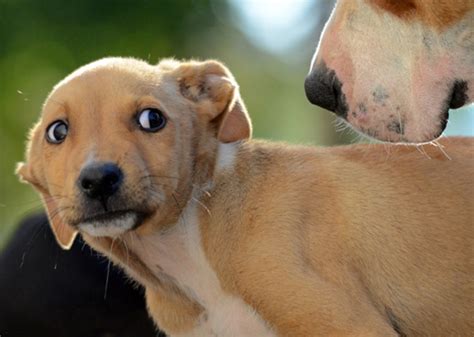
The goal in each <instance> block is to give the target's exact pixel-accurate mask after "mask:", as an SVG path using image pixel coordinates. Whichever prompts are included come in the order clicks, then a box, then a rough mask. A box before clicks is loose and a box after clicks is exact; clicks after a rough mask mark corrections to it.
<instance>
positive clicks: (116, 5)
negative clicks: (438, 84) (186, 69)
mask: <svg viewBox="0 0 474 337" xmlns="http://www.w3.org/2000/svg"><path fill="white" fill-rule="evenodd" d="M332 6H333V2H332V1H329V0H286V1H284V0H228V1H224V0H179V1H178V0H160V1H158V0H137V1H132V0H101V1H96V0H81V1H72V2H64V1H63V0H41V1H39V0H0V149H1V152H0V246H1V245H2V242H4V240H5V238H6V237H7V236H8V235H9V234H10V233H11V230H12V228H13V225H14V224H15V223H17V222H18V220H19V219H20V218H22V217H23V216H24V215H25V214H28V213H30V212H33V211H38V210H40V209H41V202H40V200H39V198H38V196H37V195H36V194H35V193H34V192H33V191H32V189H31V187H29V186H26V185H23V184H20V183H18V180H17V178H16V177H15V176H14V174H13V171H14V168H15V165H16V163H17V162H19V161H21V160H23V152H24V144H25V139H26V134H27V131H28V129H29V128H30V127H31V126H32V125H33V123H34V122H35V121H36V120H37V118H38V116H39V112H40V110H41V105H42V103H43V101H44V99H45V97H46V96H47V94H48V92H49V91H50V90H51V88H52V87H53V85H54V84H55V83H57V82H58V81H59V80H61V79H62V78H63V77H65V76H66V75H67V74H68V73H70V72H72V71H73V70H74V69H76V68H77V67H79V66H81V65H83V64H85V63H88V62H91V61H93V60H96V59H98V58H101V57H105V56H133V57H137V58H142V59H145V60H148V61H149V62H151V63H154V62H157V61H158V60H159V59H160V58H163V57H170V56H175V57H177V58H199V59H205V58H217V59H219V60H221V61H223V62H224V63H225V64H226V65H228V66H229V68H230V69H231V70H232V72H233V74H234V75H235V77H236V79H237V81H238V82H239V84H240V88H241V93H242V97H243V99H244V101H245V104H246V105H247V107H248V110H249V112H250V115H251V117H252V120H253V125H254V136H255V137H259V138H266V139H272V140H282V141H289V142H293V143H307V144H308V143H309V144H318V145H332V144H340V143H348V142H352V141H354V139H356V136H355V135H351V134H347V132H346V133H337V132H336V131H335V127H334V117H333V115H332V114H330V113H328V112H327V111H324V110H322V109H320V108H317V107H315V106H313V105H311V104H309V103H308V101H307V100H306V96H305V94H304V90H303V81H304V78H305V76H306V74H307V71H308V69H309V63H310V60H311V56H312V54H313V52H314V49H315V47H316V44H317V40H318V37H319V33H320V31H321V29H322V26H323V24H324V22H325V20H326V18H327V16H328V15H329V12H330V10H331V9H332ZM473 115H474V113H473V112H472V108H471V111H470V112H468V109H464V111H456V112H454V113H452V114H451V116H452V117H451V118H450V121H449V124H448V129H447V132H446V134H449V135H459V134H464V135H467V134H470V135H472V134H473V129H474V128H473V123H474V116H473Z"/></svg>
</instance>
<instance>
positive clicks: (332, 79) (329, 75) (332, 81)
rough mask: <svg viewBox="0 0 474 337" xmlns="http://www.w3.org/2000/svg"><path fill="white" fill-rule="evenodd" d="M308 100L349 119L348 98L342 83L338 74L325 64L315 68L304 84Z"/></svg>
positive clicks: (322, 63)
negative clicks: (343, 90)
mask: <svg viewBox="0 0 474 337" xmlns="http://www.w3.org/2000/svg"><path fill="white" fill-rule="evenodd" d="M304 88H305V92H306V97H307V98H308V100H309V101H310V102H311V103H313V104H315V105H318V106H320V107H322V108H324V109H327V110H330V111H332V112H334V113H335V114H336V115H338V116H339V117H342V118H344V119H347V111H348V107H347V103H346V96H345V95H344V93H343V92H342V83H341V81H340V80H339V79H338V78H337V76H336V72H335V71H334V70H332V69H329V68H328V67H327V66H326V64H325V63H324V62H321V63H320V64H319V65H317V66H315V67H314V68H313V69H312V70H311V72H310V73H309V74H308V76H307V77H306V79H305V82H304Z"/></svg>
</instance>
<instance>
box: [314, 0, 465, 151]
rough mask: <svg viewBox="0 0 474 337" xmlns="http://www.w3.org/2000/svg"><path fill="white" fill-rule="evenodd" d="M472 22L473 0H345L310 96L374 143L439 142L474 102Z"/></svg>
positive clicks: (327, 32) (330, 27)
mask: <svg viewBox="0 0 474 337" xmlns="http://www.w3.org/2000/svg"><path fill="white" fill-rule="evenodd" d="M473 22H474V1H472V0H452V1H443V0H400V1H393V0H339V1H338V2H337V5H336V8H335V9H334V11H333V13H332V16H331V18H330V19H329V21H328V22H327V24H326V27H325V29H324V32H323V35H322V37H321V40H320V42H319V45H318V48H317V50H316V53H315V55H314V57H313V60H312V63H311V69H310V72H309V75H308V77H307V78H306V82H305V90H306V95H307V97H308V98H309V100H310V101H311V102H312V103H314V104H316V105H319V106H321V107H323V108H326V109H328V110H331V111H333V112H335V113H336V114H337V115H338V116H339V117H341V118H343V119H344V120H345V121H347V122H348V123H349V124H350V125H351V126H352V127H353V128H355V129H356V130H358V131H360V132H362V133H364V134H366V135H369V136H371V137H373V138H376V139H379V140H383V141H389V142H409V143H420V142H428V141H432V140H434V139H436V138H438V137H439V136H440V135H441V133H442V132H443V130H444V129H445V127H446V123H447V121H448V109H450V108H451V109H456V108H459V107H461V106H463V105H465V104H469V103H472V102H473V100H474V24H473Z"/></svg>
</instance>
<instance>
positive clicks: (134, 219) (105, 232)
mask: <svg viewBox="0 0 474 337" xmlns="http://www.w3.org/2000/svg"><path fill="white" fill-rule="evenodd" d="M142 221H143V216H142V215H141V214H139V213H137V212H133V211H126V212H116V213H110V214H105V215H103V216H100V217H95V218H91V219H87V220H84V221H82V222H80V223H79V224H78V225H77V227H78V228H79V230H80V231H82V232H85V233H87V234H89V235H90V236H95V237H101V236H108V237H117V236H120V235H122V234H124V233H126V232H127V231H129V230H132V229H134V228H136V227H138V226H140V224H141V223H142Z"/></svg>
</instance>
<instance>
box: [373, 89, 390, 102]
mask: <svg viewBox="0 0 474 337" xmlns="http://www.w3.org/2000/svg"><path fill="white" fill-rule="evenodd" d="M372 97H373V99H374V102H375V103H378V104H382V103H384V102H385V100H386V99H387V98H389V97H390V96H389V95H388V93H387V91H386V90H385V89H384V88H383V87H382V86H378V87H376V88H375V90H374V91H373V92H372Z"/></svg>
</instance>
